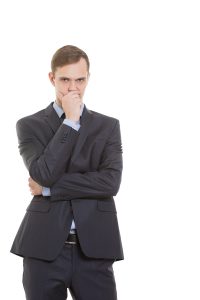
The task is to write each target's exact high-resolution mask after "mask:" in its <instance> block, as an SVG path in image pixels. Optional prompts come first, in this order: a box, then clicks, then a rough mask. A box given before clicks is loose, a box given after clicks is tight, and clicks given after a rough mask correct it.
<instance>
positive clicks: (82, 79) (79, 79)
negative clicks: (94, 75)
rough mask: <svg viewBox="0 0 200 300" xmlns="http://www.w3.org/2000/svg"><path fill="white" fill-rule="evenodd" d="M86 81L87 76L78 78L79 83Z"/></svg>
mask: <svg viewBox="0 0 200 300" xmlns="http://www.w3.org/2000/svg"><path fill="white" fill-rule="evenodd" d="M84 81H85V78H78V79H77V80H76V82H77V83H83V82H84Z"/></svg>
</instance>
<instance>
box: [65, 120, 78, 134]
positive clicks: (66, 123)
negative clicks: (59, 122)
mask: <svg viewBox="0 0 200 300" xmlns="http://www.w3.org/2000/svg"><path fill="white" fill-rule="evenodd" d="M63 123H64V124H65V125H68V126H70V127H72V128H73V129H75V130H76V131H79V129H80V127H81V125H80V123H79V121H77V122H75V121H72V120H69V119H64V121H63Z"/></svg>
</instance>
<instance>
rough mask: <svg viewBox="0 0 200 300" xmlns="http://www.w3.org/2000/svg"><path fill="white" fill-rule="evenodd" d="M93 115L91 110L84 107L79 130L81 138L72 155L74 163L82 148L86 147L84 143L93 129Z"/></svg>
mask: <svg viewBox="0 0 200 300" xmlns="http://www.w3.org/2000/svg"><path fill="white" fill-rule="evenodd" d="M92 117H93V114H92V112H91V111H90V110H88V109H87V108H86V106H84V110H83V114H82V117H81V120H80V125H81V127H80V129H79V137H78V140H77V142H76V145H75V148H74V151H73V154H72V161H75V160H76V158H77V156H78V154H79V153H80V151H81V148H82V147H83V145H84V142H85V140H86V138H87V136H88V134H89V131H90V130H89V128H90V127H91V121H92Z"/></svg>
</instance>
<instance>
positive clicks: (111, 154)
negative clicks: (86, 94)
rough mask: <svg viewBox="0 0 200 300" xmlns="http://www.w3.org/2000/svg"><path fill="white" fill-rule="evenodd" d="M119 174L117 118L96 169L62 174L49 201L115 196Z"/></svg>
mask: <svg viewBox="0 0 200 300" xmlns="http://www.w3.org/2000/svg"><path fill="white" fill-rule="evenodd" d="M121 174H122V145H121V135H120V126H119V121H118V120H117V121H116V123H115V126H114V128H113V130H112V132H111V134H110V136H109V138H108V139H107V142H106V145H105V147H104V151H103V153H102V159H101V162H100V165H99V168H98V170H97V171H94V172H85V173H65V174H63V175H62V176H61V178H60V179H59V180H58V181H57V182H56V183H54V184H53V186H52V187H51V201H59V200H72V199H77V198H83V199H84V198H85V199H89V198H94V197H95V198H105V197H112V196H115V195H116V194H117V192H118V190H119V187H120V182H121Z"/></svg>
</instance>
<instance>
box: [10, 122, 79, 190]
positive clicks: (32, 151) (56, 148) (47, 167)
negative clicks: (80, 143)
mask: <svg viewBox="0 0 200 300" xmlns="http://www.w3.org/2000/svg"><path fill="white" fill-rule="evenodd" d="M30 124H31V125H30ZM38 126H39V125H38V124H37V123H36V122H35V124H34V123H32V122H30V120H28V118H23V119H20V120H19V121H18V122H17V124H16V129H17V136H18V143H19V146H18V147H19V151H20V154H21V156H22V158H23V160H24V163H25V165H26V167H27V169H28V171H29V174H30V176H31V177H32V178H33V179H34V180H35V181H36V182H37V183H39V184H40V185H41V186H45V187H50V186H52V185H53V184H54V183H55V182H56V181H57V180H58V179H59V178H60V177H61V175H62V174H63V173H64V172H65V170H66V167H67V163H68V161H69V160H70V158H71V153H72V149H73V146H74V145H75V143H76V140H77V137H78V135H79V133H78V132H77V131H76V130H74V129H73V128H71V127H69V126H67V125H65V124H61V125H60V127H59V128H58V130H57V131H56V133H55V134H54V136H53V137H52V139H51V140H50V141H49V143H48V144H47V145H44V143H43V142H42V139H39V137H38V134H37V133H36V132H37V131H38V130H41V131H42V128H38ZM40 126H41V125H40Z"/></svg>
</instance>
